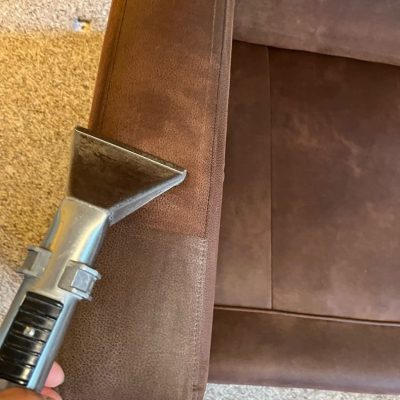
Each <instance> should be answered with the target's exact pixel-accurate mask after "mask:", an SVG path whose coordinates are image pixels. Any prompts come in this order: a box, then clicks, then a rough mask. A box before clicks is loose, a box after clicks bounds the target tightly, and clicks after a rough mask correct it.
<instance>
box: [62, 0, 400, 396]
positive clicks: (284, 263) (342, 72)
mask: <svg viewBox="0 0 400 400" xmlns="http://www.w3.org/2000/svg"><path fill="white" fill-rule="evenodd" d="M399 20H400V1H398V0H380V1H379V2H377V1H374V0H346V1H341V0H324V1H322V0H237V2H236V4H234V3H233V1H230V0H193V1H192V0H191V1H187V0H175V1H173V2H171V1H166V0H152V1H135V0H114V2H113V6H112V10H111V15H110V21H109V26H108V29H107V34H106V37H105V42H104V48H103V54H102V58H101V63H100V70H99V75H98V81H97V87H96V92H95V96H94V102H93V107H92V115H91V121H90V128H91V129H93V130H94V131H95V132H98V133H100V134H103V135H107V136H109V137H112V138H114V139H117V140H120V141H122V142H124V143H126V144H128V145H134V146H135V147H138V148H141V149H143V150H145V151H147V152H150V153H153V154H156V155H158V156H160V157H162V158H165V159H169V160H171V161H173V162H175V163H177V164H179V165H182V166H184V167H185V168H187V170H188V173H189V176H188V179H187V181H186V183H185V184H183V185H182V186H181V187H179V188H177V189H175V190H173V191H171V192H170V193H169V194H167V195H165V196H164V197H162V198H160V199H159V200H157V201H155V202H154V203H153V204H150V205H149V206H147V207H146V208H144V209H143V210H140V211H139V212H137V213H136V214H135V215H133V216H132V217H130V218H128V219H127V220H126V221H124V222H122V223H121V224H120V225H117V226H116V227H115V229H114V230H113V231H112V232H111V235H110V237H109V238H108V240H107V241H106V244H105V248H104V251H103V253H102V255H101V256H100V258H99V260H98V263H97V264H98V268H99V270H100V271H101V273H102V275H103V277H104V278H103V280H102V281H101V282H100V283H99V284H98V286H97V287H96V289H95V293H94V301H93V302H92V303H87V304H84V305H80V306H79V310H78V315H77V317H76V318H75V321H74V325H73V327H72V329H71V331H70V333H69V335H68V337H67V339H66V342H65V345H64V350H63V353H62V355H61V362H62V363H63V365H64V366H65V368H66V373H67V381H66V384H65V385H64V387H63V394H64V396H65V398H66V399H67V400H73V399H79V400H89V399H90V400H94V399H97V400H100V399H104V400H106V399H107V400H109V399H119V400H125V399H126V400H127V399H146V400H152V399H154V400H156V399H157V400H159V399H163V400H164V399H165V400H167V399H168V400H187V399H201V398H202V395H203V392H204V389H205V385H206V382H207V378H208V377H209V380H210V381H212V382H221V383H241V384H257V385H279V386H298V387H316V388H325V389H340V390H349V391H360V392H377V393H400V296H399V287H400V264H399V259H400V244H399V243H400V242H399V238H400V211H399V210H400V67H399V66H400V45H399V44H400V28H399V24H398V21H399ZM232 43H233V45H232ZM224 175H225V180H224ZM222 192H223V195H222ZM221 210H222V212H221ZM220 217H221V218H220ZM218 240H219V244H218ZM218 253H219V254H218ZM217 255H218V259H217ZM215 278H216V281H215ZM214 295H215V296H214ZM213 308H214V312H213ZM211 337H212V342H211ZM210 343H211V356H210ZM208 372H209V375H208Z"/></svg>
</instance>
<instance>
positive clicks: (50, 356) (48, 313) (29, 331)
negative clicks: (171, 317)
mask: <svg viewBox="0 0 400 400" xmlns="http://www.w3.org/2000/svg"><path fill="white" fill-rule="evenodd" d="M108 226H109V222H108V214H107V212H106V211H104V210H102V209H98V208H95V207H93V206H91V205H89V204H87V203H85V202H81V201H78V200H76V199H72V198H66V199H64V201H63V202H62V204H61V206H60V208H59V209H58V211H57V213H56V216H55V218H54V221H53V224H52V226H51V228H50V230H49V232H48V234H47V236H46V238H45V239H44V241H43V243H42V247H31V248H30V249H29V252H28V256H27V258H26V260H25V263H24V265H23V266H22V268H21V272H23V273H24V275H25V277H24V281H23V283H22V285H21V287H20V289H19V290H18V292H17V295H16V296H15V299H14V301H13V302H12V305H11V308H10V309H9V311H8V313H7V315H6V318H5V320H4V322H3V324H2V325H1V327H0V379H2V380H3V384H2V385H1V384H0V390H1V388H3V389H4V387H5V386H10V385H21V386H23V387H26V388H27V389H32V390H35V391H37V392H40V391H41V389H42V388H43V386H44V383H45V381H46V378H47V376H48V374H49V371H50V369H51V366H52V364H53V362H54V360H55V358H56V356H57V353H58V351H59V348H60V346H61V344H62V341H63V338H64V335H65V333H66V331H67V328H68V325H69V323H70V320H71V318H72V314H73V312H74V310H75V307H76V305H77V303H78V302H79V301H80V300H88V299H90V295H91V291H92V288H93V286H94V283H95V282H96V281H97V280H98V279H99V278H100V274H99V273H98V272H97V271H96V270H95V269H93V268H91V267H90V265H91V264H92V263H93V262H94V259H95V256H96V254H97V252H98V249H99V247H100V245H101V242H102V240H103V237H104V234H105V232H106V230H107V227H108ZM4 381H6V382H7V383H4Z"/></svg>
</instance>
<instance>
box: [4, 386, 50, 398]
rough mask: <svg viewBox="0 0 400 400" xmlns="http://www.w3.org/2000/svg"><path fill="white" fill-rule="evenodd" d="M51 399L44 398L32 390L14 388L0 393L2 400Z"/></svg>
mask: <svg viewBox="0 0 400 400" xmlns="http://www.w3.org/2000/svg"><path fill="white" fill-rule="evenodd" d="M45 399H49V397H43V396H41V395H40V394H37V393H35V392H32V391H31V390H26V389H21V388H12V389H7V390H4V391H3V392H0V400H45Z"/></svg>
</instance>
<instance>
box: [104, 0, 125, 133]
mask: <svg viewBox="0 0 400 400" xmlns="http://www.w3.org/2000/svg"><path fill="white" fill-rule="evenodd" d="M127 3H128V0H125V2H124V6H123V7H124V9H123V12H122V16H121V19H120V21H119V26H118V33H117V37H116V39H115V43H114V47H113V51H112V56H111V57H112V64H111V66H110V67H109V71H108V74H107V82H106V84H105V86H106V88H105V93H104V94H103V100H102V104H101V107H100V108H101V111H100V120H99V123H98V126H97V129H98V131H99V132H101V130H102V129H103V124H104V116H105V113H106V108H107V103H108V97H109V93H110V87H111V78H112V76H113V73H114V67H115V61H116V53H117V49H118V45H119V42H120V38H121V31H122V25H123V22H124V19H125V14H126V8H127V7H126V6H127Z"/></svg>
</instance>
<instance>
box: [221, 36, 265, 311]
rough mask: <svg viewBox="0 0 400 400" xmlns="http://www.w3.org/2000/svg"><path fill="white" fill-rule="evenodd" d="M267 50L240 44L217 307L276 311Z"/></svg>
mask: <svg viewBox="0 0 400 400" xmlns="http://www.w3.org/2000/svg"><path fill="white" fill-rule="evenodd" d="M267 69H268V49H267V48H266V47H263V46H256V45H249V44H246V43H243V42H237V41H235V42H234V43H233V49H232V68H231V70H232V74H231V87H230V96H229V99H230V101H229V111H228V115H229V118H228V133H227V135H228V139H227V148H226V159H225V181H224V195H223V207H222V215H221V229H220V237H219V242H220V246H219V253H218V269H217V287H216V298H215V301H216V303H217V304H227V305H235V306H245V307H259V308H269V307H271V295H272V293H271V180H270V176H271V170H270V168H271V158H270V153H271V135H270V121H269V105H270V101H269V92H270V90H269V75H268V74H267V73H266V71H267Z"/></svg>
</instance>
